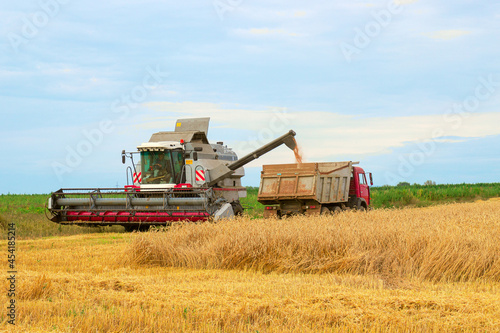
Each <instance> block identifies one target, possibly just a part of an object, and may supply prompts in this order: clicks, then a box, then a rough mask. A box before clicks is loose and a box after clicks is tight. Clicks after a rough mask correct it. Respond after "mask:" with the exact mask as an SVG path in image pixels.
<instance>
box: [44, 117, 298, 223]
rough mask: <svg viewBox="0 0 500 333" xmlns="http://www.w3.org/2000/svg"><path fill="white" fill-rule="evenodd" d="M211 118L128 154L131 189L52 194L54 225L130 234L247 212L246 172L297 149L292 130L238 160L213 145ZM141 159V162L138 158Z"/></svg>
mask: <svg viewBox="0 0 500 333" xmlns="http://www.w3.org/2000/svg"><path fill="white" fill-rule="evenodd" d="M209 121H210V118H208V117H205V118H189V119H178V120H177V121H176V123H175V129H174V131H164V132H157V133H154V134H153V135H152V136H151V138H150V140H149V141H148V142H145V143H142V144H140V145H139V146H137V151H136V152H126V151H125V150H123V151H122V154H121V157H122V163H124V164H125V162H126V160H127V159H129V160H130V162H131V165H130V166H128V167H127V168H126V175H127V176H126V177H127V185H125V186H124V188H123V189H110V188H66V189H59V190H57V191H55V192H53V193H52V194H51V196H50V197H49V198H48V201H47V210H48V212H49V214H50V216H49V218H50V220H51V221H53V222H56V223H60V224H76V225H83V226H90V225H91V226H108V225H122V226H124V227H125V229H127V230H135V229H147V228H149V227H150V226H152V225H156V226H158V225H160V226H164V225H169V224H171V223H172V222H175V221H193V222H196V221H205V220H209V219H213V220H217V219H220V218H227V217H232V216H234V215H237V214H241V213H242V212H243V207H242V206H241V204H240V201H239V199H240V198H242V197H245V196H246V188H245V187H243V186H242V184H241V178H242V177H243V176H244V175H245V171H244V168H243V166H244V165H246V164H247V163H249V162H251V161H253V160H254V159H256V158H259V157H260V156H262V155H263V154H265V153H267V152H269V151H271V150H273V149H275V148H277V147H279V146H281V145H282V144H285V145H286V146H288V147H289V148H290V149H292V150H293V149H294V148H295V147H296V142H295V139H294V136H295V132H294V131H293V130H290V131H289V132H288V133H285V134H283V135H282V136H280V137H279V138H277V139H275V140H273V141H271V142H269V143H268V144H266V145H264V146H262V147H260V148H259V149H257V150H255V151H253V152H251V153H250V154H248V155H246V156H244V157H242V158H240V159H238V156H237V155H236V153H235V152H234V151H233V150H232V149H231V148H229V147H227V145H224V143H223V142H217V143H210V142H209V141H208V139H207V133H208V127H209ZM137 155H139V160H138V161H135V160H134V156H137Z"/></svg>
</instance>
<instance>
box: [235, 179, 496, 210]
mask: <svg viewBox="0 0 500 333" xmlns="http://www.w3.org/2000/svg"><path fill="white" fill-rule="evenodd" d="M257 192H258V188H257V187H248V188H247V197H246V198H243V199H242V200H241V203H242V204H243V207H245V208H248V212H249V213H250V214H251V215H253V216H260V215H262V213H263V211H264V206H263V205H261V204H260V203H259V202H257ZM371 195H372V208H392V207H395V208H401V207H406V206H412V207H426V206H431V205H436V204H441V203H447V202H464V201H473V200H477V199H488V198H493V197H498V196H500V183H485V184H452V185H417V184H414V185H410V186H382V187H372V188H371Z"/></svg>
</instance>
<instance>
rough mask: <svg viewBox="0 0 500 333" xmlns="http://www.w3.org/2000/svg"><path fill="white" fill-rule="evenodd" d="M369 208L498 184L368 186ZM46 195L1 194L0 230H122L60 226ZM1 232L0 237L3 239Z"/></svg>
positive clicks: (457, 196)
mask: <svg viewBox="0 0 500 333" xmlns="http://www.w3.org/2000/svg"><path fill="white" fill-rule="evenodd" d="M257 192H258V188H257V187H247V197H246V198H242V199H241V204H242V205H243V207H244V208H245V213H246V214H248V215H250V216H251V217H253V218H258V217H261V216H262V215H263V212H264V206H263V205H261V204H260V203H259V202H257ZM371 193H372V207H373V208H375V209H377V208H392V207H395V208H400V207H406V206H412V207H425V206H430V205H436V204H442V203H448V202H465V201H474V200H479V199H488V198H492V197H499V196H500V183H489V184H455V185H410V186H383V187H373V188H371ZM48 196H49V195H48V194H33V195H28V194H23V195H16V194H2V195H0V229H6V226H7V221H14V222H16V223H17V228H18V233H19V234H20V235H21V237H23V238H36V237H44V236H57V235H71V234H81V233H93V232H106V231H110V230H112V231H114V232H121V231H123V228H122V227H119V226H115V227H99V228H96V227H78V226H62V225H59V224H56V223H53V222H51V221H49V220H48V219H47V218H46V217H45V203H46V200H47V198H48ZM5 236H6V233H1V236H0V238H5Z"/></svg>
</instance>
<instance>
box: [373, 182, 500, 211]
mask: <svg viewBox="0 0 500 333" xmlns="http://www.w3.org/2000/svg"><path fill="white" fill-rule="evenodd" d="M371 193H372V199H373V202H372V207H373V208H390V207H398V208H399V207H405V206H414V207H425V206H430V205H435V204H441V203H447V202H463V201H473V200H478V199H488V198H493V197H498V196H500V183H484V184H452V185H417V184H414V185H410V186H382V187H373V188H372V189H371Z"/></svg>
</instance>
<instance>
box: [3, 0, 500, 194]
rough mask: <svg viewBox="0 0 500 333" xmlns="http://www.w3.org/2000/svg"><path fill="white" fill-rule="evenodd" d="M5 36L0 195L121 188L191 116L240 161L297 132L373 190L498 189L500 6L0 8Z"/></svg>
mask: <svg viewBox="0 0 500 333" xmlns="http://www.w3.org/2000/svg"><path fill="white" fill-rule="evenodd" d="M0 22H1V23H0V110H1V115H2V120H1V122H0V142H1V143H2V145H1V148H0V149H1V150H2V156H3V157H4V162H3V163H1V164H0V194H6V193H19V194H23V193H27V194H29V193H50V192H52V191H55V190H57V189H59V188H87V187H122V186H123V185H125V184H126V182H127V178H126V165H125V166H124V165H123V164H122V163H121V156H120V155H121V151H122V150H126V151H136V147H137V146H138V145H139V144H141V143H143V142H147V141H148V140H149V138H150V136H151V134H152V133H154V132H158V131H170V130H173V129H174V125H175V120H176V119H178V118H189V117H210V118H211V120H210V129H209V132H208V137H209V140H210V141H211V142H216V141H223V142H224V144H227V145H228V146H229V147H232V148H233V149H234V151H235V152H236V153H237V154H238V155H239V156H240V157H241V156H243V155H245V154H247V153H249V152H251V151H252V150H253V149H255V148H257V147H259V146H261V145H263V144H265V143H267V142H268V141H271V140H272V139H274V138H276V137H278V136H280V135H282V134H284V133H286V132H288V131H289V130H290V129H293V130H294V131H295V132H296V133H297V135H296V140H297V142H298V143H299V145H300V147H301V150H302V152H303V155H304V160H305V161H306V162H328V161H359V162H360V164H359V166H361V167H363V168H364V169H365V171H367V172H372V173H373V179H374V185H375V186H381V185H386V184H387V185H396V184H398V183H399V182H409V183H419V184H422V183H424V182H425V181H427V180H432V181H435V182H436V183H438V184H456V183H478V182H500V154H499V152H500V149H499V147H500V112H499V111H500V109H499V106H500V62H499V61H498V59H499V58H500V43H499V42H498V41H499V40H500V3H498V2H493V1H482V2H477V1H476V2H475V1H472V0H458V1H439V2H436V1H424V0H390V1H385V0H384V1H342V2H341V1H332V2H326V1H308V2H306V1H297V0H288V1H283V0H267V1H263V0H252V1H249V0H203V1H198V0H193V1H189V2H186V3H184V2H179V1H169V0H163V1H156V0H149V1H134V0H122V1H115V0H109V1H92V0H90V1H85V2H81V1H73V0H39V1H23V2H7V1H2V6H0ZM294 161H295V160H294V155H293V152H291V151H290V150H289V149H288V148H286V147H285V146H282V147H279V148H278V149H276V150H274V151H272V152H270V153H268V154H267V155H265V156H262V157H261V158H259V159H258V160H255V161H253V162H252V163H250V164H249V165H247V167H246V168H245V171H246V176H245V177H244V178H243V184H244V185H246V186H258V185H259V177H260V170H261V167H262V165H263V164H273V163H293V162H294Z"/></svg>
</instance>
